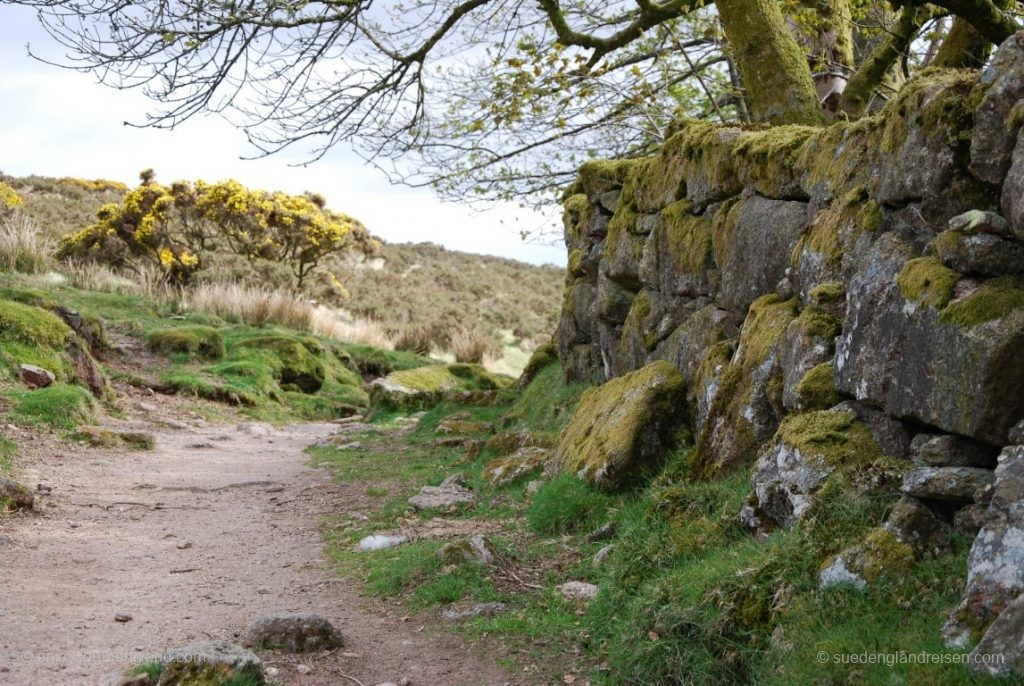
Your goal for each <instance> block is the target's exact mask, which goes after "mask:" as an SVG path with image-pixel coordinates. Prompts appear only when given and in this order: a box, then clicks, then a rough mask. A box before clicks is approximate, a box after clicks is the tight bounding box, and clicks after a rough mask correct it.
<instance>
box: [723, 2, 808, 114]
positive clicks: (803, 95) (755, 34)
mask: <svg viewBox="0 0 1024 686" xmlns="http://www.w3.org/2000/svg"><path fill="white" fill-rule="evenodd" d="M716 5H717V7H718V14H719V16H720V17H721V20H722V27H723V28H724V29H725V36H726V38H728V39H729V45H730V46H731V48H732V52H733V55H734V57H735V60H736V66H737V67H738V69H739V71H740V78H741V79H742V82H743V87H744V89H745V90H746V93H747V104H748V106H749V107H750V114H751V117H753V118H754V119H755V120H756V121H765V122H770V123H772V124H820V123H822V122H823V121H824V118H823V116H822V113H821V107H820V106H819V104H818V98H817V95H816V93H815V90H814V81H813V80H812V79H811V70H810V68H809V67H808V66H807V58H806V56H805V55H804V54H803V52H801V50H800V46H799V45H798V44H797V42H796V39H795V38H793V35H792V34H791V33H790V32H789V29H788V27H787V26H786V21H785V18H784V17H783V16H782V10H781V8H780V4H779V3H778V2H776V0H718V2H717V3H716Z"/></svg>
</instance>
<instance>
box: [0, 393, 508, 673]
mask: <svg viewBox="0 0 1024 686" xmlns="http://www.w3.org/2000/svg"><path fill="white" fill-rule="evenodd" d="M152 402H153V403H154V404H159V405H160V412H159V413H152V412H150V413H148V415H147V417H146V420H147V421H146V423H145V424H144V426H145V428H147V429H148V430H150V431H153V432H154V433H155V435H156V437H157V447H156V449H155V450H153V451H149V452H124V451H109V450H108V451H104V450H97V449H92V448H86V447H82V446H69V445H67V444H64V443H60V442H59V441H57V440H56V439H55V438H54V437H52V436H46V435H44V436H42V437H40V438H38V439H36V441H35V447H34V449H33V447H32V446H29V448H28V450H27V453H28V456H27V457H26V458H24V459H20V460H19V468H20V475H19V478H20V480H22V481H23V482H25V483H28V484H32V485H35V484H36V483H41V484H45V486H47V487H50V488H51V489H52V491H51V492H49V493H48V494H46V493H40V494H37V496H38V497H37V499H36V501H37V509H36V512H34V513H26V514H21V515H16V516H12V517H8V518H4V519H2V520H0V534H2V536H0V560H2V566H0V573H2V576H3V582H2V583H0V683H4V684H13V685H22V684H24V685H26V686H36V685H38V684H74V685H76V686H77V685H83V686H84V685H89V686H94V685H95V684H100V683H104V680H105V679H106V678H107V677H109V675H111V674H117V673H118V672H120V671H121V670H123V669H125V668H127V667H130V666H132V665H134V664H138V663H141V662H145V661H147V660H150V659H154V658H156V657H158V656H159V655H160V653H161V652H162V651H163V650H165V649H169V648H175V647H180V646H182V645H184V644H187V643H191V642H195V641H205V640H210V639H213V638H222V639H226V640H229V641H233V642H238V641H239V637H240V635H241V634H242V632H244V630H245V627H246V626H247V625H248V624H249V623H250V622H251V621H253V620H255V619H257V618H259V617H261V616H264V615H267V614H271V613H276V612H299V611H311V612H317V613H319V614H323V615H325V616H326V617H328V618H329V619H330V620H332V621H333V622H334V623H335V626H337V627H338V628H339V629H340V630H341V632H342V633H343V635H344V636H345V641H346V644H345V647H344V648H342V649H340V650H335V651H332V652H327V653H317V654H313V655H305V656H290V655H283V654H278V653H264V654H263V655H262V657H263V658H264V664H265V665H266V666H267V667H269V668H271V669H270V670H269V671H270V674H271V675H272V676H271V678H270V680H271V681H273V682H276V683H281V684H287V685H291V684H303V685H306V684H308V685H319V684H323V685H326V684H349V683H357V682H360V683H362V684H365V685H366V686H370V685H371V684H376V683H378V682H383V681H393V682H395V683H397V682H398V681H399V680H400V679H402V678H403V677H408V678H409V679H410V680H411V683H412V684H413V685H414V686H452V685H456V684H474V685H477V684H484V685H491V684H505V683H509V679H510V677H509V674H508V673H507V672H505V671H504V670H503V669H501V668H500V667H499V666H497V665H496V664H495V663H494V659H493V656H491V657H490V658H489V657H487V656H484V655H482V654H480V653H479V652H476V651H474V649H473V648H472V647H470V648H467V647H466V646H465V645H464V643H463V641H462V639H461V638H459V637H458V636H455V635H453V634H450V633H447V632H445V631H444V630H442V629H440V628H435V627H432V626H431V623H432V622H433V621H434V620H433V619H432V618H431V617H413V618H411V619H410V618H405V621H403V618H399V617H396V616H394V614H393V613H391V614H389V612H388V608H387V607H386V606H384V605H382V604H380V603H377V602H376V601H373V600H370V599H367V598H364V597H361V596H360V595H359V594H358V592H357V590H356V588H355V585H354V582H353V581H351V580H349V579H345V578H343V577H339V576H338V575H337V574H336V573H335V572H334V571H333V570H332V569H331V568H330V565H329V563H328V562H327V561H326V560H325V558H324V555H323V541H322V537H321V534H320V530H319V525H320V520H321V518H322V517H324V516H327V515H333V514H338V513H342V512H346V511H349V510H357V509H358V508H359V507H360V502H361V500H362V498H363V495H362V490H363V489H364V488H365V485H360V484H333V483H332V482H331V479H330V476H329V474H328V473H327V472H326V471H324V470H321V469H316V468H313V467H311V466H310V465H309V463H308V459H307V456H306V455H305V454H304V453H303V448H305V447H306V446H307V445H309V444H310V443H312V442H314V441H316V440H318V439H319V438H321V437H323V436H326V435H327V434H328V433H330V432H331V431H332V430H333V429H336V428H337V427H336V426H333V425H330V424H308V425H297V426H291V427H285V428H279V429H276V430H274V433H273V434H272V435H269V436H260V435H253V434H252V433H249V432H246V431H242V430H239V429H238V428H236V427H235V426H234V424H227V425H223V426H219V425H216V424H210V423H207V422H205V421H203V420H201V419H198V418H196V417H197V415H193V418H192V419H190V424H189V425H188V428H173V429H171V428H167V426H166V425H163V426H161V425H159V424H155V423H153V421H152V420H153V419H155V417H154V414H164V415H166V416H168V417H177V418H178V419H180V418H182V413H184V412H186V411H187V409H188V408H187V406H186V405H184V404H183V403H182V401H181V400H180V399H173V400H169V401H168V402H166V403H165V402H164V399H154V400H153V401H152ZM168 413H170V414H168ZM125 421H126V422H128V423H130V424H132V426H133V428H139V427H140V422H141V421H142V419H141V418H136V419H135V420H125ZM172 423H173V424H174V425H175V426H176V427H185V424H178V423H177V422H176V421H175V422H172ZM118 613H125V614H127V615H130V616H131V620H130V621H126V622H120V621H115V615H116V614H118ZM275 670H276V673H275ZM346 676H348V677H353V678H354V680H352V679H348V678H346Z"/></svg>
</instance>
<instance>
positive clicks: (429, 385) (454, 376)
mask: <svg viewBox="0 0 1024 686" xmlns="http://www.w3.org/2000/svg"><path fill="white" fill-rule="evenodd" d="M388 378H389V379H390V380H391V381H395V382H396V383H400V384H402V385H403V386H405V387H407V388H411V389H413V390H417V391H426V392H434V391H451V390H456V389H457V390H465V391H493V390H497V389H499V388H504V387H505V386H508V385H509V380H508V379H507V378H506V377H503V376H501V375H500V374H492V373H490V372H488V371H487V370H486V369H484V368H483V367H482V366H481V365H478V364H449V365H442V364H437V365H431V366H429V367H420V368H419V369H409V370H405V371H400V372H394V373H393V374H390V375H389V376H388Z"/></svg>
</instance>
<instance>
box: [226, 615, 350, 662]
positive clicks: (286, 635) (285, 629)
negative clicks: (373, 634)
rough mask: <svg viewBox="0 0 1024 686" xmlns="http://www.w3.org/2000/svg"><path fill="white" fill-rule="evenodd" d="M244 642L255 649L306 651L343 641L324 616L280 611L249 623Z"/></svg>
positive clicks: (321, 648)
mask: <svg viewBox="0 0 1024 686" xmlns="http://www.w3.org/2000/svg"><path fill="white" fill-rule="evenodd" d="M245 643H246V645H248V646H250V647H253V648H259V649H267V648H269V649H272V650H283V651H285V652H289V653H308V652H312V651H316V650H330V649H332V648H338V647H340V646H341V645H342V644H343V640H342V637H341V633H340V632H339V631H338V630H337V629H335V628H334V625H333V624H331V622H330V620H328V619H327V618H326V617H322V616H320V615H316V614H309V613H284V614H277V615H271V616H269V617H263V618H262V619H258V620H256V621H255V622H253V623H252V624H250V625H249V628H248V629H247V630H246V633H245Z"/></svg>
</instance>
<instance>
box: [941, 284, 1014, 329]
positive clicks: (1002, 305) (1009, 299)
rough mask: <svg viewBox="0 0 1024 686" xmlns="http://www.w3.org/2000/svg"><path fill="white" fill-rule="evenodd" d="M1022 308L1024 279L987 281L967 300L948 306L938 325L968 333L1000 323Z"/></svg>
mask: <svg viewBox="0 0 1024 686" xmlns="http://www.w3.org/2000/svg"><path fill="white" fill-rule="evenodd" d="M1021 308H1024V277H1021V276H1000V277H998V278H995V279H989V280H988V281H986V282H985V283H983V284H982V285H981V286H980V287H979V288H978V289H977V290H976V291H974V292H973V293H971V294H970V295H969V296H967V297H966V298H963V299H961V300H957V301H955V302H953V303H950V304H949V306H948V307H946V309H944V310H943V311H942V313H941V314H940V315H939V321H941V322H943V323H944V324H956V325H957V326H960V327H963V328H965V329H969V328H971V327H974V326H978V325H980V324H984V323H985V322H989V321H992V320H993V319H1002V318H1003V317H1006V316H1007V315H1009V314H1011V313H1012V312H1015V311H1016V310H1019V309H1021Z"/></svg>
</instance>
